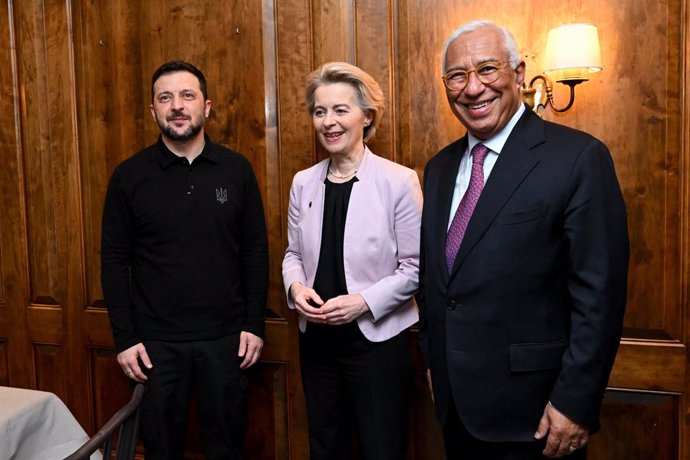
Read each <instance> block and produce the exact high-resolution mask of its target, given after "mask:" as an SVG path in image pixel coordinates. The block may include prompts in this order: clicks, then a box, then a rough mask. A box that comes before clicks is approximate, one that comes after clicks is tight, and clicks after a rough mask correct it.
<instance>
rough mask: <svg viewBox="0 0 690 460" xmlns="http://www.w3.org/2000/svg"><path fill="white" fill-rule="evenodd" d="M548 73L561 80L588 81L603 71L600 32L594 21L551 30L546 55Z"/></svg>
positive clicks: (545, 67)
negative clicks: (593, 74) (590, 77)
mask: <svg viewBox="0 0 690 460" xmlns="http://www.w3.org/2000/svg"><path fill="white" fill-rule="evenodd" d="M544 70H545V73H547V74H549V73H554V74H555V76H556V78H557V79H558V80H559V81H562V80H571V79H580V80H588V79H589V75H588V74H589V73H593V72H599V71H600V70H601V52H600V50H599V34H598V32H597V28H596V26H594V25H592V24H566V25H563V26H560V27H556V28H554V29H551V30H550V31H549V34H548V35H547V37H546V53H545V57H544Z"/></svg>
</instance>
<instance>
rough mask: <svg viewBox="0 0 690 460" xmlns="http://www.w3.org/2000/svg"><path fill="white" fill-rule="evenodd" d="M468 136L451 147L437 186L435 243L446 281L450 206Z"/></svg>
mask: <svg viewBox="0 0 690 460" xmlns="http://www.w3.org/2000/svg"><path fill="white" fill-rule="evenodd" d="M467 142H468V140H467V135H465V136H464V137H462V138H461V139H460V140H459V141H458V142H456V143H455V144H454V145H452V146H451V151H450V152H449V155H448V156H447V158H446V159H445V164H442V165H441V172H440V174H439V181H438V184H437V187H438V188H437V190H438V195H437V204H436V214H435V215H436V216H438V220H437V227H436V234H435V235H434V241H435V242H436V244H437V250H436V251H435V252H436V254H440V257H439V259H438V263H440V264H441V265H442V268H441V273H443V276H444V281H447V280H448V268H447V267H446V255H445V254H446V235H447V234H448V224H449V221H450V206H451V204H452V201H453V191H454V190H455V180H456V179H457V176H458V170H459V169H460V160H461V159H462V156H463V155H464V154H465V151H466V150H467Z"/></svg>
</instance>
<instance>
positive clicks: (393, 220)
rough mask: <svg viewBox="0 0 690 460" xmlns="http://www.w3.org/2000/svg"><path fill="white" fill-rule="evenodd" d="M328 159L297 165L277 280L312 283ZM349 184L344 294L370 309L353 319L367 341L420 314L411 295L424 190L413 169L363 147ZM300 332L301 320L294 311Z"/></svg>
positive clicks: (389, 333)
mask: <svg viewBox="0 0 690 460" xmlns="http://www.w3.org/2000/svg"><path fill="white" fill-rule="evenodd" d="M328 161H329V160H327V159H326V160H324V161H321V162H319V163H317V164H316V165H314V166H312V167H311V168H309V169H305V170H304V171H300V172H298V173H297V174H296V175H295V177H294V179H293V181H292V187H291V189H290V207H289V210H288V248H287V250H286V251H285V258H284V260H283V282H284V285H285V290H286V292H287V299H288V306H289V307H290V308H295V305H294V302H293V301H292V299H291V297H290V286H291V285H292V283H294V282H295V281H299V282H300V283H302V284H304V285H305V286H310V287H313V285H314V277H315V276H316V267H317V265H318V259H319V253H320V249H321V229H322V225H323V206H324V197H325V192H326V186H325V184H324V179H325V178H326V170H327V168H328ZM357 179H358V181H357V182H355V183H354V184H353V187H352V194H351V196H350V203H349V206H348V209H347V219H346V222H345V237H344V242H343V253H344V254H343V259H344V264H345V281H346V283H347V288H348V292H349V293H350V294H356V293H359V294H360V295H361V296H362V297H363V298H364V300H365V301H366V302H367V304H368V305H369V309H370V311H369V312H367V313H365V314H364V315H362V316H360V317H359V318H358V319H357V324H358V325H359V328H360V330H361V331H362V333H363V334H364V336H365V337H366V338H367V339H368V340H370V341H372V342H381V341H384V340H387V339H389V338H391V337H393V336H395V335H397V334H398V333H399V332H400V331H402V330H404V329H406V328H408V327H410V326H411V325H413V324H414V323H416V322H417V320H418V319H419V315H418V310H417V304H416V303H415V300H414V298H413V297H412V296H413V294H414V293H415V292H416V291H417V287H418V286H419V236H420V227H421V210H422V191H421V187H420V185H419V178H418V177H417V173H416V172H415V171H413V170H412V169H409V168H406V167H404V166H401V165H399V164H397V163H394V162H392V161H389V160H386V159H384V158H381V157H379V156H376V155H374V154H373V153H372V152H371V151H370V150H369V148H366V149H365V152H364V158H363V159H362V163H361V164H360V166H359V170H358V171H357ZM299 326H300V330H301V331H302V332H304V331H305V330H306V327H307V321H306V320H305V319H304V317H302V316H300V318H299Z"/></svg>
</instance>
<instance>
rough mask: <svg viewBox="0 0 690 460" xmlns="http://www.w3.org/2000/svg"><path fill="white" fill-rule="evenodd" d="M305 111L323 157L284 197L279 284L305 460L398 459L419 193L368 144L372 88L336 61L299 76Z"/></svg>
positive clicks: (374, 119)
mask: <svg viewBox="0 0 690 460" xmlns="http://www.w3.org/2000/svg"><path fill="white" fill-rule="evenodd" d="M306 104H307V108H308V110H309V113H310V115H311V117H312V121H313V124H314V129H315V131H316V136H317V138H318V139H319V141H320V143H321V145H322V146H323V147H324V149H325V150H326V151H327V152H328V154H329V157H328V158H327V159H325V160H323V161H321V162H319V163H317V164H316V165H314V166H312V167H311V168H309V169H306V170H304V171H300V172H298V173H297V174H296V175H295V177H294V180H293V183H292V188H291V190H290V206H289V212H288V248H287V250H286V253H285V259H284V261H283V280H284V284H285V289H286V292H287V297H288V304H289V306H290V308H294V309H297V312H298V313H299V325H300V359H301V367H302V381H303V386H304V393H305V397H306V401H307V414H308V421H309V441H310V452H311V459H312V460H320V459H324V460H326V459H327V460H333V459H349V458H352V450H351V449H352V446H351V445H350V444H351V440H352V439H353V436H352V432H351V431H350V430H351V429H354V434H355V439H357V444H358V446H357V449H356V450H357V451H358V453H359V456H360V458H362V459H372V460H374V459H376V460H382V459H402V458H404V457H405V448H406V445H407V436H406V431H407V430H406V427H407V414H408V399H409V398H408V396H409V389H410V384H411V381H412V367H411V363H410V357H409V354H408V350H409V348H408V347H409V332H408V329H409V327H410V326H412V325H413V324H414V323H416V322H417V320H418V313H417V305H416V303H415V300H414V298H413V294H414V293H415V292H416V291H417V287H418V284H419V280H418V274H419V231H420V221H421V209H422V192H421V188H420V185H419V179H418V177H417V174H416V172H415V171H413V170H411V169H409V168H406V167H404V166H401V165H399V164H397V163H394V162H392V161H389V160H387V159H384V158H382V157H379V156H377V155H375V154H374V153H372V152H371V150H369V148H368V147H367V145H366V141H368V140H369V139H370V138H371V137H372V136H373V135H374V134H375V132H376V129H377V127H378V126H379V125H380V122H381V117H382V115H383V111H384V98H383V92H382V91H381V88H380V87H379V85H378V84H377V83H376V81H375V80H374V79H373V78H372V77H371V76H370V75H369V74H367V73H366V72H364V71H363V70H361V69H360V68H358V67H356V66H353V65H351V64H347V63H344V62H330V63H327V64H324V65H323V66H321V67H320V68H318V69H317V70H315V71H314V72H313V73H311V74H310V75H309V78H308V80H307V84H306Z"/></svg>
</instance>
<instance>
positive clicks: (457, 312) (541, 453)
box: [419, 21, 628, 460]
mask: <svg viewBox="0 0 690 460" xmlns="http://www.w3.org/2000/svg"><path fill="white" fill-rule="evenodd" d="M443 73H444V78H443V80H444V83H445V86H446V94H447V98H448V102H449V104H450V107H451V110H452V111H453V113H454V114H455V116H456V117H457V118H458V119H459V120H460V122H461V123H462V124H463V125H464V126H465V128H466V129H467V131H468V133H467V135H465V136H464V137H462V138H461V139H459V140H457V141H455V142H453V143H452V144H450V145H448V146H447V147H445V148H443V149H442V150H441V151H440V152H438V154H436V155H435V156H434V157H433V158H432V159H431V160H430V161H429V163H428V164H427V166H426V169H425V173H424V196H425V201H424V211H423V217H422V247H421V266H420V284H421V289H420V293H419V301H420V324H421V327H420V340H421V345H422V352H423V355H424V358H425V360H426V363H427V365H428V368H429V371H428V374H427V375H428V377H429V383H430V386H431V388H432V392H433V395H434V398H435V405H436V410H437V415H438V418H439V420H440V422H441V423H442V425H443V432H444V440H445V449H446V455H447V457H448V458H449V459H457V458H463V459H473V460H474V459H482V460H499V459H500V460H507V459H511V460H517V459H520V460H527V459H530V460H531V459H543V458H545V457H547V458H558V457H563V456H567V458H569V459H574V458H579V459H582V458H585V456H586V447H585V446H586V444H587V441H588V438H589V436H590V435H591V434H592V433H594V432H595V431H597V430H598V428H599V421H598V418H599V411H600V408H601V402H602V397H603V394H604V391H605V389H606V384H607V381H608V377H609V374H610V372H611V367H612V365H613V361H614V357H615V355H616V351H617V349H618V344H619V342H620V337H621V330H622V322H623V312H624V309H625V298H626V280H627V268H628V235H627V221H626V213H625V205H624V203H623V197H622V194H621V191H620V187H619V185H618V181H617V179H616V174H615V171H614V167H613V162H612V159H611V156H610V154H609V151H608V149H607V148H606V146H605V145H604V144H603V143H602V142H600V141H599V140H597V139H595V138H594V137H592V136H590V135H588V134H586V133H583V132H580V131H576V130H574V129H570V128H566V127H564V126H560V125H557V124H554V123H549V122H546V121H543V120H542V119H541V118H539V117H538V116H537V115H535V114H534V113H533V112H532V111H530V110H529V109H528V108H526V106H525V105H524V104H523V103H522V102H521V97H520V87H521V85H522V83H523V80H524V78H525V63H524V62H523V61H522V60H520V57H519V55H518V52H517V47H516V45H515V41H514V39H513V37H512V35H511V34H510V32H508V31H507V30H506V29H504V28H502V27H499V26H497V25H496V24H494V23H491V22H487V21H474V22H471V23H468V24H465V25H463V26H461V27H460V28H458V29H457V30H455V31H454V32H453V33H452V34H451V36H450V37H449V39H448V40H447V42H446V46H445V50H444V61H443Z"/></svg>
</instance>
